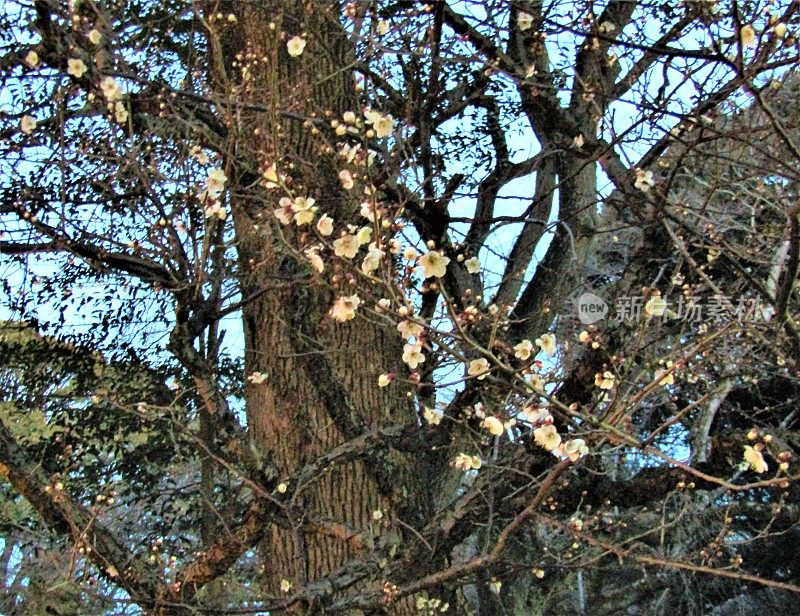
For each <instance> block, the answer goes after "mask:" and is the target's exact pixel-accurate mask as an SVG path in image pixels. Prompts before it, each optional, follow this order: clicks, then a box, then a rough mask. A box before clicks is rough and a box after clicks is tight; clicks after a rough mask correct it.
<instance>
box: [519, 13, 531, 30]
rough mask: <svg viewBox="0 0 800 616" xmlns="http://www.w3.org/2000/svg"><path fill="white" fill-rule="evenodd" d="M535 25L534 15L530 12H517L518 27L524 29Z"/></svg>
mask: <svg viewBox="0 0 800 616" xmlns="http://www.w3.org/2000/svg"><path fill="white" fill-rule="evenodd" d="M532 26H533V15H531V14H529V13H522V12H520V13H518V14H517V27H518V28H519V29H520V30H522V31H525V30H530V28H531V27H532Z"/></svg>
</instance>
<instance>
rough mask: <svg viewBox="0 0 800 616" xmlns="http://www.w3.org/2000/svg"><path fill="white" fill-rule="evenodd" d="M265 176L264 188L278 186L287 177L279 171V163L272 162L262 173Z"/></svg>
mask: <svg viewBox="0 0 800 616" xmlns="http://www.w3.org/2000/svg"><path fill="white" fill-rule="evenodd" d="M261 177H263V178H264V188H278V186H280V185H281V182H283V181H284V180H285V179H286V178H285V177H284V176H282V175H280V174H279V173H278V165H277V164H276V163H272V164H271V165H270V166H269V167H267V168H266V169H265V170H264V173H262V174H261Z"/></svg>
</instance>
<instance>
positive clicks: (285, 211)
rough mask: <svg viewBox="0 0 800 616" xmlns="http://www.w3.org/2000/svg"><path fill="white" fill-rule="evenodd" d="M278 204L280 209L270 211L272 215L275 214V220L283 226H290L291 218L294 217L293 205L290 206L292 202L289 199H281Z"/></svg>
mask: <svg viewBox="0 0 800 616" xmlns="http://www.w3.org/2000/svg"><path fill="white" fill-rule="evenodd" d="M278 204H279V205H280V207H279V208H277V209H275V210H273V211H272V213H273V214H275V218H277V219H278V220H279V221H280V222H281V224H283V225H288V224H291V222H292V218H293V217H294V205H293V204H292V200H291V199H289V197H281V200H280V201H278Z"/></svg>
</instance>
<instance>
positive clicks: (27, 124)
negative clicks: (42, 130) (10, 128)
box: [19, 115, 36, 135]
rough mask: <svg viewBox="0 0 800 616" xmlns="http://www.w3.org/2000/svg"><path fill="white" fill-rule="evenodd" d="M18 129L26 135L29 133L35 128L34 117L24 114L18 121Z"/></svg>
mask: <svg viewBox="0 0 800 616" xmlns="http://www.w3.org/2000/svg"><path fill="white" fill-rule="evenodd" d="M19 129H20V130H21V131H22V132H23V133H25V134H26V135H30V134H31V133H32V132H33V131H34V130H35V129H36V118H34V117H32V116H29V115H26V116H22V119H21V120H20V121H19Z"/></svg>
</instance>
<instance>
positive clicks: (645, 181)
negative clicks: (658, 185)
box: [633, 168, 655, 192]
mask: <svg viewBox="0 0 800 616" xmlns="http://www.w3.org/2000/svg"><path fill="white" fill-rule="evenodd" d="M654 184H655V182H654V181H653V172H652V171H645V170H644V169H638V168H637V169H636V181H635V182H634V183H633V185H634V186H635V187H636V188H638V189H639V190H641V191H642V192H647V191H648V190H650V188H652V187H653V185H654Z"/></svg>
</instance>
